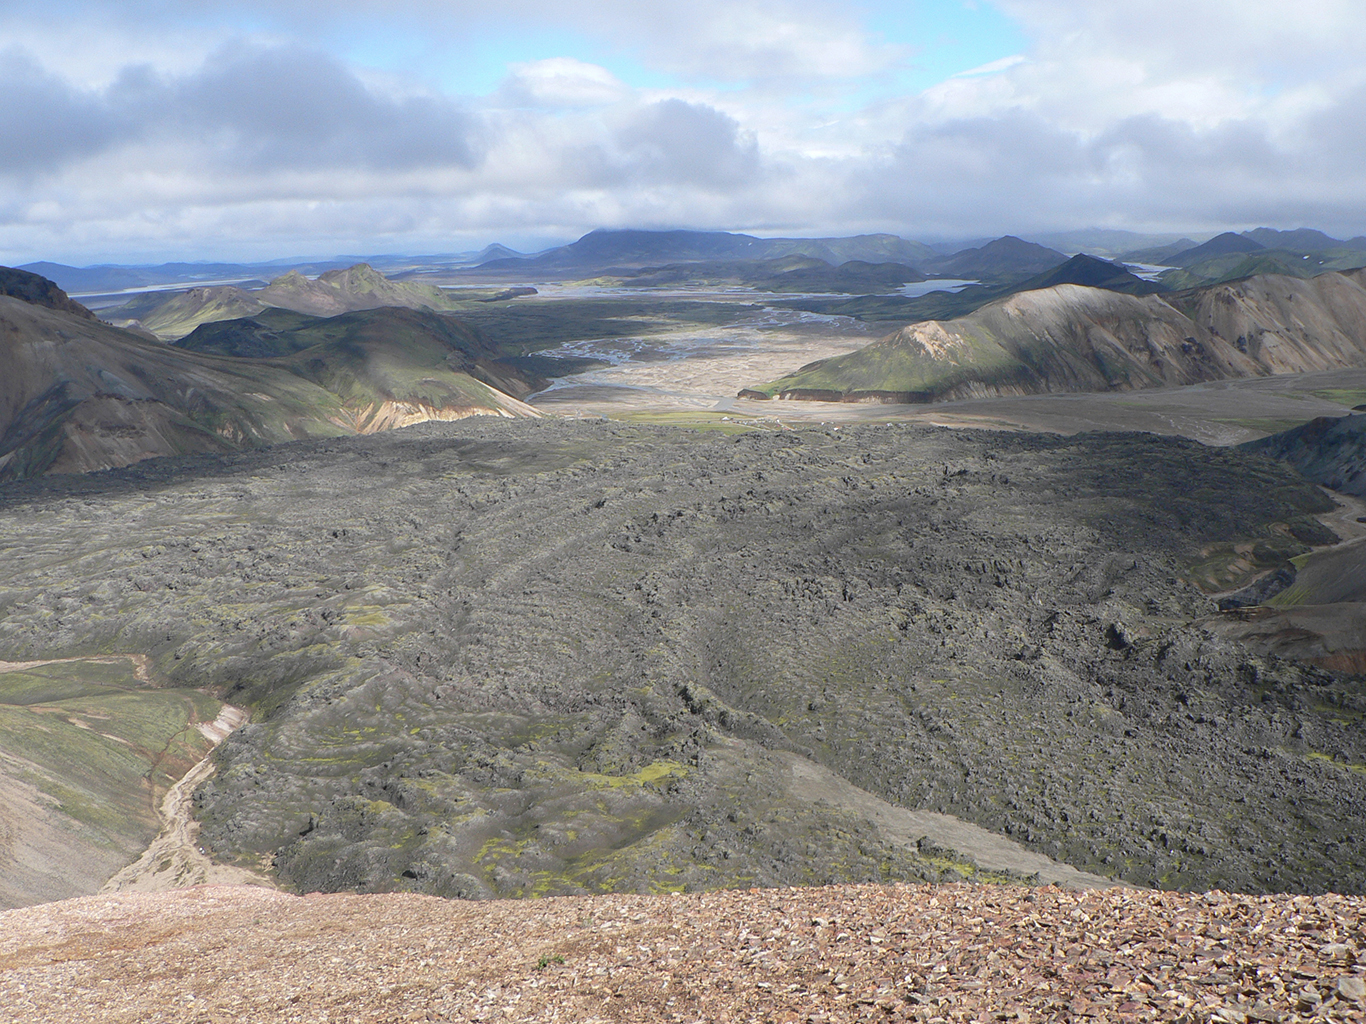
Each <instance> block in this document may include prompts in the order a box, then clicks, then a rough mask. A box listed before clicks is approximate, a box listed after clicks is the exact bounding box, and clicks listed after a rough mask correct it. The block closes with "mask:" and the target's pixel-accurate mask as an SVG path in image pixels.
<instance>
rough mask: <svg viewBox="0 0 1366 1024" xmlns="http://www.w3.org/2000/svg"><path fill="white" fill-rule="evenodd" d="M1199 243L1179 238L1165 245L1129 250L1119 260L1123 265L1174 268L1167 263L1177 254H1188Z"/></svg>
mask: <svg viewBox="0 0 1366 1024" xmlns="http://www.w3.org/2000/svg"><path fill="white" fill-rule="evenodd" d="M1199 244H1200V243H1199V242H1197V241H1195V239H1193V238H1181V239H1178V240H1177V241H1175V242H1168V243H1166V244H1165V245H1157V246H1151V247H1149V248H1146V249H1131V250H1129V251H1128V252H1124V253H1121V254H1120V257H1119V258H1120V260H1121V261H1122V262H1124V263H1146V264H1148V265H1149V266H1158V267H1170V266H1175V264H1174V263H1171V262H1169V261H1170V260H1171V258H1172V257H1173V256H1175V255H1177V254H1178V253H1183V252H1188V251H1189V250H1191V249H1194V248H1195V247H1196V246H1197V245H1199Z"/></svg>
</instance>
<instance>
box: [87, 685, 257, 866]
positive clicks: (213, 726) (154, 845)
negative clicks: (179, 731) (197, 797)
mask: <svg viewBox="0 0 1366 1024" xmlns="http://www.w3.org/2000/svg"><path fill="white" fill-rule="evenodd" d="M246 720H247V713H246V712H245V711H243V710H242V709H241V708H235V707H233V706H232V705H230V704H224V705H223V708H222V710H221V711H219V713H218V717H217V718H216V719H214V721H212V722H201V723H200V724H199V725H198V729H199V731H200V732H201V733H203V734H204V737H205V738H206V739H208V741H209V742H210V743H212V744H213V745H214V747H217V746H218V744H220V743H222V742H223V740H225V739H226V738H227V737H228V735H229V734H230V733H231V732H232V731H233V730H234V729H236V728H237V727H238V726H240V725H242V724H243V723H244V722H245V721H246ZM214 767H215V766H214V763H213V750H212V749H211V750H210V751H209V753H208V754H206V755H205V757H204V759H203V760H202V761H200V762H199V763H198V764H197V765H195V766H194V767H193V768H191V769H190V770H189V771H188V772H186V773H185V775H184V777H182V778H181V780H180V781H179V782H177V783H176V784H175V785H173V786H172V787H171V788H170V789H169V790H167V792H166V796H165V798H164V799H163V800H162V801H161V809H160V811H159V813H160V816H161V822H162V827H161V832H160V834H158V835H157V837H156V838H155V839H153V840H152V842H151V844H150V845H149V846H148V847H147V849H146V851H144V853H143V854H142V856H141V857H139V858H138V859H137V860H136V861H135V862H134V863H132V864H130V865H128V867H126V868H124V869H123V870H122V871H120V872H119V873H118V874H116V875H115V876H114V877H113V878H111V879H109V881H108V882H106V883H105V884H104V887H103V888H102V889H101V890H100V892H160V891H164V890H167V889H183V888H186V887H187V886H191V885H205V884H219V885H263V886H267V887H271V888H273V887H274V885H273V883H272V882H271V881H270V880H269V879H267V878H265V877H263V876H261V875H258V874H256V873H255V872H252V871H247V870H246V869H244V868H236V867H230V866H228V865H224V864H215V863H213V861H211V860H209V858H208V857H206V856H205V855H204V853H203V852H202V851H201V850H200V849H199V844H198V842H197V840H198V837H199V824H198V823H197V822H196V821H195V820H194V818H193V816H192V815H191V810H192V808H193V803H192V800H191V797H192V796H193V794H194V791H195V789H196V787H198V786H199V784H200V783H201V782H203V781H204V780H205V779H207V778H208V777H209V776H211V775H212V774H213V773H214Z"/></svg>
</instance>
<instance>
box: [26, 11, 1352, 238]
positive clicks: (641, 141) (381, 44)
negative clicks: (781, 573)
mask: <svg viewBox="0 0 1366 1024" xmlns="http://www.w3.org/2000/svg"><path fill="white" fill-rule="evenodd" d="M0 94H2V95H4V96H5V103H4V104H0V262H3V263H7V264H11V265H12V264H15V263H23V262H29V261H33V260H40V259H46V260H53V261H57V262H64V263H73V264H77V265H85V264H90V263H96V262H123V263H131V262H155V261H160V260H164V259H184V260H198V259H217V260H247V259H272V258H283V257H291V256H312V257H323V256H332V255H337V254H343V253H346V254H379V253H410V254H412V253H441V252H460V251H468V250H473V249H478V248H481V247H482V246H484V245H485V244H487V243H489V242H494V241H499V242H503V243H505V244H508V245H511V246H513V247H515V248H518V249H521V250H523V251H528V250H534V249H537V248H541V247H544V246H546V245H550V244H555V243H559V242H563V241H568V240H571V239H573V238H575V237H577V236H579V235H580V234H582V233H584V232H586V231H588V230H591V229H593V228H598V227H644V228H649V227H671V228H672V227H691V228H706V229H722V230H737V231H748V232H751V233H755V234H760V235H801V236H812V235H817V236H818V235H848V234H857V233H862V232H874V231H889V232H893V233H896V234H900V235H903V236H905V237H908V238H918V239H923V240H938V239H951V238H972V237H986V236H996V235H1000V234H1005V233H1014V234H1040V233H1044V232H1052V231H1066V230H1075V229H1082V228H1091V227H1104V228H1121V229H1127V230H1133V231H1140V232H1153V233H1162V232H1172V233H1187V234H1194V235H1197V236H1207V235H1210V234H1213V233H1216V232H1218V231H1222V230H1243V229H1246V228H1251V227H1257V226H1262V225H1266V226H1270V227H1279V228H1296V227H1301V226H1309V227H1317V228H1320V229H1322V230H1325V231H1328V232H1329V233H1330V234H1334V235H1336V236H1338V237H1348V236H1352V235H1360V234H1366V3H1363V2H1362V0H1296V2H1295V3H1293V4H1290V3H1286V2H1285V0H1147V2H1145V3H1143V4H1134V3H1132V0H993V2H987V0H863V2H860V0H842V2H834V0H692V2H688V3H684V2H681V0H670V2H656V0H594V2H593V3H578V2H576V0H555V2H546V0H501V2H499V3H494V4H490V3H487V2H480V3H475V2H472V0H384V2H379V0H331V2H330V3H328V4H317V3H315V2H309V3H305V2H302V0H195V2H193V3H187V2H185V0H118V2H99V0H44V3H42V4H41V5H39V4H34V3H33V2H32V0H22V2H19V0H0Z"/></svg>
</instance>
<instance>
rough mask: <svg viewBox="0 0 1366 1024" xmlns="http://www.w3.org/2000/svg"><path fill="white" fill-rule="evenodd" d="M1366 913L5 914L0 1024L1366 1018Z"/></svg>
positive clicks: (694, 906)
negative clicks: (1365, 922)
mask: <svg viewBox="0 0 1366 1024" xmlns="http://www.w3.org/2000/svg"><path fill="white" fill-rule="evenodd" d="M1364 905H1366V899H1362V898H1347V897H1340V896H1333V895H1328V896H1320V897H1313V898H1311V897H1304V896H1273V897H1245V896H1231V895H1226V894H1222V893H1209V894H1203V895H1202V894H1193V895H1192V894H1175V893H1164V892H1147V891H1135V890H1130V889H1109V890H1105V891H1092V892H1071V891H1064V890H1060V889H1056V888H1051V887H1049V888H1042V889H1029V888H1006V887H993V886H981V887H973V886H968V885H950V886H942V887H931V886H919V887H910V886H888V887H882V886H841V887H831V888H812V889H768V890H751V891H748V892H717V893H705V894H693V895H678V896H598V897H564V898H557V899H542V900H526V901H518V902H507V901H490V902H459V901H449V902H448V901H443V900H440V899H436V898H432V897H425V896H412V895H380V896H346V895H332V896H313V897H304V898H300V897H295V896H287V895H284V894H281V893H278V892H271V891H266V890H262V889H251V888H231V887H223V886H220V887H203V888H198V889H189V890H182V891H178V892H171V893H158V894H124V895H113V896H94V897H88V898H85V899H79V900H70V901H66V902H63V903H52V904H46V905H43V906H38V907H31V908H27V909H24V910H16V911H10V912H8V913H5V914H0V1020H3V1021H5V1022H6V1024H8V1022H20V1021H22V1022H26V1024H36V1022H44V1021H61V1022H64V1024H65V1022H84V1021H100V1022H123V1021H128V1022H133V1021H138V1022H142V1021H158V1022H165V1024H171V1022H187V1024H189V1022H194V1024H200V1022H232V1024H245V1022H254V1021H272V1022H273V1021H309V1022H312V1021H377V1022H378V1021H385V1022H387V1021H448V1020H450V1021H465V1020H490V1021H492V1020H537V1021H542V1020H543V1021H555V1020H563V1021H593V1020H602V1021H702V1020H705V1021H811V1020H815V1021H824V1020H832V1021H838V1020H921V1021H945V1022H947V1021H993V1020H1007V1021H1009V1020H1015V1021H1078V1020H1084V1019H1094V1020H1100V1021H1127V1020H1142V1021H1150V1020H1151V1021H1174V1020H1184V1021H1199V1022H1206V1021H1211V1020H1222V1021H1248V1020H1252V1021H1294V1020H1313V1019H1317V1020H1352V1021H1361V1020H1366V933H1363V927H1362V909H1363V906H1364Z"/></svg>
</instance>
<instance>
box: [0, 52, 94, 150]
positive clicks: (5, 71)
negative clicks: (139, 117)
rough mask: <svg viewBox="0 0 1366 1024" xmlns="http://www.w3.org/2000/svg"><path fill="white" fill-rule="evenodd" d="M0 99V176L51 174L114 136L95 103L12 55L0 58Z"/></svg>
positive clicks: (25, 58) (18, 55)
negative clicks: (1, 101) (1, 100)
mask: <svg viewBox="0 0 1366 1024" xmlns="http://www.w3.org/2000/svg"><path fill="white" fill-rule="evenodd" d="M0 95H3V96H4V97H5V100H4V102H3V103H0V174H18V175H31V174H33V173H35V172H39V171H51V170H53V169H55V168H57V167H60V166H61V165H62V164H64V163H66V162H68V161H70V160H73V159H79V158H81V157H85V156H88V155H90V154H92V153H97V152H99V151H100V150H101V149H103V148H104V147H106V146H108V145H109V144H110V143H111V142H112V141H113V140H114V139H115V138H116V137H117V135H118V134H119V131H120V127H119V125H117V124H116V123H115V119H114V118H112V117H111V116H110V112H109V111H108V109H107V107H106V104H105V103H104V102H103V99H102V98H101V97H99V96H95V95H90V94H88V93H85V92H82V91H81V90H79V89H76V88H74V87H73V86H71V85H69V84H68V83H67V82H65V81H63V80H62V79H60V78H58V77H57V76H55V75H52V74H50V73H48V72H47V71H45V70H44V69H43V68H41V67H39V66H38V64H37V63H36V62H35V61H34V60H33V59H32V58H30V57H29V56H28V55H27V54H24V53H22V52H19V51H16V50H8V51H4V52H0Z"/></svg>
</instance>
